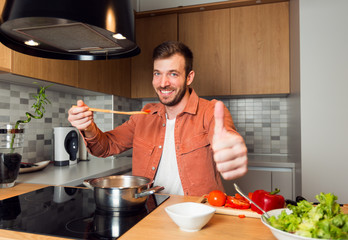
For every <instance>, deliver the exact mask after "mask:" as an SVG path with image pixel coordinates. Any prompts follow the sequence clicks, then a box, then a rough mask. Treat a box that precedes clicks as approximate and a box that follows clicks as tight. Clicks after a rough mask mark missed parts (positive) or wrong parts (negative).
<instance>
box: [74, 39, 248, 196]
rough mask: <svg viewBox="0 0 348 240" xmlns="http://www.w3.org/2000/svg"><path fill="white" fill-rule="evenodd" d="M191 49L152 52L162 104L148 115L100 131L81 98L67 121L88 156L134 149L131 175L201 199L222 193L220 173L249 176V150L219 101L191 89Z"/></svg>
mask: <svg viewBox="0 0 348 240" xmlns="http://www.w3.org/2000/svg"><path fill="white" fill-rule="evenodd" d="M192 61H193V55H192V52H191V50H190V49H189V48H188V47H187V46H185V45H184V44H182V43H180V42H164V43H162V44H161V45H159V46H157V47H156V48H155V49H154V52H153V66H154V69H153V80H152V85H153V87H154V90H155V91H156V93H157V95H158V99H159V101H160V103H152V104H147V105H146V106H145V107H144V109H146V110H150V113H149V114H147V115H143V114H142V115H133V116H131V117H130V119H129V120H128V121H127V122H125V123H124V124H122V125H121V126H118V127H116V128H115V129H114V130H111V131H108V132H105V133H103V132H101V131H100V130H99V129H98V128H97V126H96V125H95V123H94V121H93V113H92V112H91V111H88V106H86V105H85V104H84V103H83V102H82V101H81V100H79V101H78V102H77V107H74V108H71V109H70V110H69V118H68V120H69V121H70V122H71V124H72V125H73V126H74V127H76V128H77V129H79V130H80V131H81V134H82V135H83V136H84V139H85V141H86V144H87V148H88V149H89V151H90V153H91V154H93V155H95V156H98V157H107V156H110V155H114V154H118V153H121V152H123V151H125V150H127V149H130V148H133V165H132V174H133V175H137V176H145V177H148V178H150V179H154V181H155V185H160V186H164V187H165V190H164V193H170V194H181V195H183V194H185V195H194V196H201V195H203V194H206V193H209V192H210V191H212V190H217V189H219V190H222V191H224V189H223V186H222V182H221V177H220V174H221V175H222V176H223V177H224V178H225V179H228V180H229V179H235V178H238V177H241V176H243V175H244V174H245V173H246V172H247V148H246V146H245V144H244V140H243V138H242V137H241V136H240V135H239V134H238V133H237V132H236V131H235V129H234V125H233V121H232V117H231V115H230V113H229V111H228V109H227V108H226V107H225V106H224V105H223V103H222V102H219V101H216V100H212V101H208V100H205V99H202V98H199V97H198V96H197V94H196V93H195V91H194V90H193V89H191V88H190V87H189V86H190V84H191V83H192V82H193V79H194V76H195V72H194V71H193V70H192Z"/></svg>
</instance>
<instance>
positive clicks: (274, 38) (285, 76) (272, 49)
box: [230, 2, 290, 95]
mask: <svg viewBox="0 0 348 240" xmlns="http://www.w3.org/2000/svg"><path fill="white" fill-rule="evenodd" d="M230 12H231V94H232V95H256V94H288V93H290V79H289V74H290V73H289V71H290V70H289V3H288V2H280V3H270V4H260V5H254V6H248V7H237V8H231V9H230Z"/></svg>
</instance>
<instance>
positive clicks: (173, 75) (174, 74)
mask: <svg viewBox="0 0 348 240" xmlns="http://www.w3.org/2000/svg"><path fill="white" fill-rule="evenodd" d="M170 76H172V77H177V76H178V74H177V73H171V74H170Z"/></svg>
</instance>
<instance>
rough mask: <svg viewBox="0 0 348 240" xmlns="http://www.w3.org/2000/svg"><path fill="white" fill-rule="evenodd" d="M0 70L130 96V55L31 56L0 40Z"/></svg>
mask: <svg viewBox="0 0 348 240" xmlns="http://www.w3.org/2000/svg"><path fill="white" fill-rule="evenodd" d="M0 54H1V55H0V71H4V72H9V73H13V74H17V75H21V76H24V77H30V78H34V79H40V80H44V81H49V82H53V83H58V84H64V85H67V86H72V87H78V88H83V89H87V90H91V91H95V92H101V93H106V94H114V95H117V96H122V97H128V98H129V97H130V96H131V94H130V71H131V70H130V61H131V60H130V59H129V58H125V59H114V60H96V61H76V60H56V59H47V58H39V57H33V56H29V55H26V54H22V53H19V52H16V51H13V50H11V49H9V48H7V47H5V46H4V45H2V44H0Z"/></svg>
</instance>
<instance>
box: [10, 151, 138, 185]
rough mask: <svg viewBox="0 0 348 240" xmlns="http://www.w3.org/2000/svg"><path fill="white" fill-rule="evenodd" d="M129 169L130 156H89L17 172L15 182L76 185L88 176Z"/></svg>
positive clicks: (120, 172)
mask: <svg viewBox="0 0 348 240" xmlns="http://www.w3.org/2000/svg"><path fill="white" fill-rule="evenodd" d="M131 169H132V158H131V157H115V158H114V157H109V158H96V157H93V156H90V159H89V160H88V161H80V162H78V163H77V164H75V165H70V166H63V167H59V166H54V165H53V163H50V164H49V165H48V166H47V167H46V168H44V169H42V170H40V171H37V172H30V173H22V174H19V176H18V178H17V180H16V182H19V183H36V184H48V185H64V186H78V185H80V184H82V182H83V180H85V179H88V178H94V177H103V176H109V175H116V174H124V173H126V172H129V171H131Z"/></svg>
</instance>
